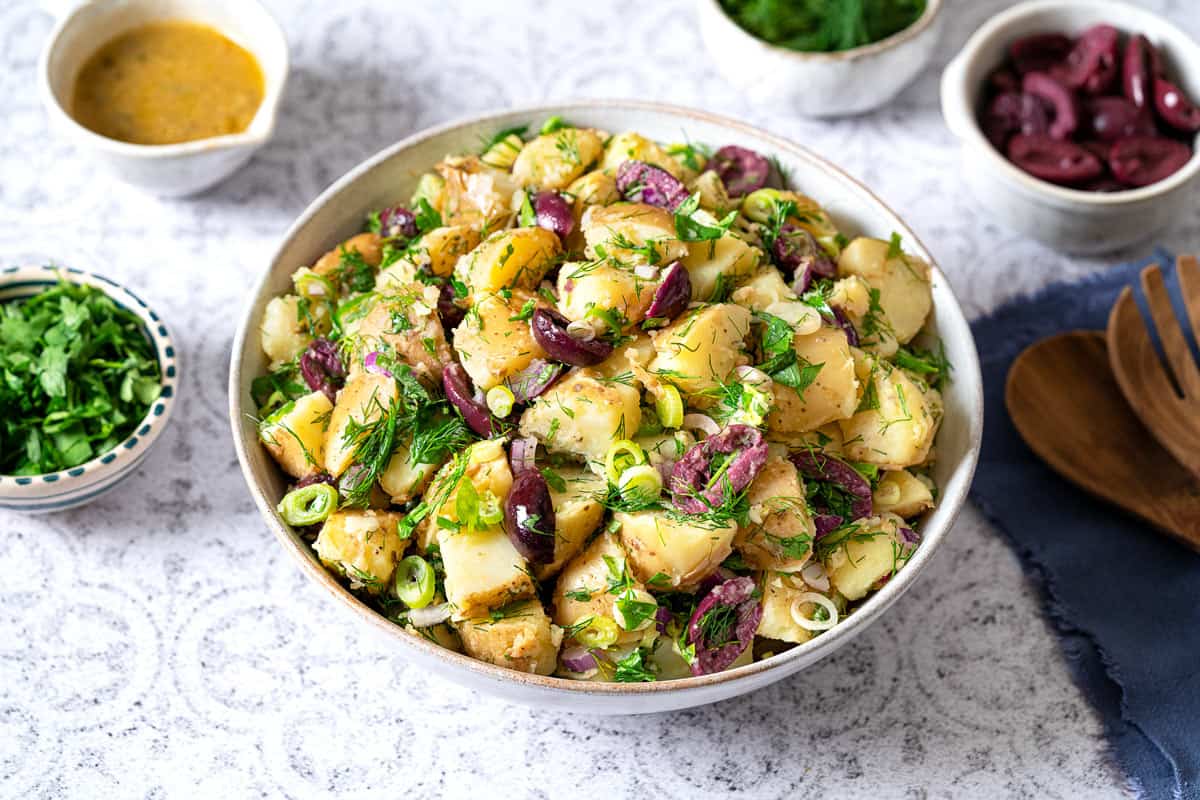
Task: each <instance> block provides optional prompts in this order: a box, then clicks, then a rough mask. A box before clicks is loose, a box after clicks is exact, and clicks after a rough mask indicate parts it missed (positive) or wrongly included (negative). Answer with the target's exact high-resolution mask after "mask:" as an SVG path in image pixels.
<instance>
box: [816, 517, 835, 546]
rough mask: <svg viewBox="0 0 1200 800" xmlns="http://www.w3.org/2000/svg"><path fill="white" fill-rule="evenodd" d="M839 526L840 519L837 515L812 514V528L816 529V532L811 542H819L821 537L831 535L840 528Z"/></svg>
mask: <svg viewBox="0 0 1200 800" xmlns="http://www.w3.org/2000/svg"><path fill="white" fill-rule="evenodd" d="M841 524H842V518H841V517H840V516H838V515H837V514H814V515H813V526H814V527H815V528H816V529H817V532H816V533H815V534H813V541H814V542H816V541H820V539H821V538H822V537H824V536H827V535H829V534H830V533H833V532H834V531H835V530H837V529H838V528H839V527H841Z"/></svg>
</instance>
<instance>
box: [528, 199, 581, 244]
mask: <svg viewBox="0 0 1200 800" xmlns="http://www.w3.org/2000/svg"><path fill="white" fill-rule="evenodd" d="M533 213H534V217H535V218H536V219H537V226H538V227H539V228H545V229H546V230H548V231H551V232H552V233H554V234H557V236H558V238H559V239H561V240H563V241H564V242H565V241H566V240H567V237H568V236H570V235H571V231H573V230H575V214H574V213H572V211H571V204H570V203H569V202H567V199H566V198H565V197H563V196H562V195H561V194H559V193H558V192H538V193H537V197H535V198H534V199H533Z"/></svg>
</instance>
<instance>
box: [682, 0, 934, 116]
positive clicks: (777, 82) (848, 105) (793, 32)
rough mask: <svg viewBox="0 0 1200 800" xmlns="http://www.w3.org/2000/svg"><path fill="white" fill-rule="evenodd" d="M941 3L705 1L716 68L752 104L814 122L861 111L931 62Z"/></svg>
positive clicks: (703, 15) (705, 30) (703, 17)
mask: <svg viewBox="0 0 1200 800" xmlns="http://www.w3.org/2000/svg"><path fill="white" fill-rule="evenodd" d="M943 5H944V0H698V6H699V9H700V30H701V34H702V35H703V37H704V42H705V44H706V45H707V47H708V50H709V52H710V54H711V55H712V57H713V60H714V61H715V62H716V65H717V68H718V69H719V70H720V71H721V73H722V74H723V75H724V76H725V78H726V79H727V80H729V81H730V83H732V84H734V85H735V86H737V87H738V88H739V89H741V90H742V91H744V92H745V93H746V95H747V96H748V97H749V98H750V99H751V100H753V101H755V102H761V103H769V104H771V107H773V108H785V109H786V110H787V111H790V112H792V113H797V114H803V115H805V116H813V117H837V116H846V115H850V114H861V113H864V112H866V111H870V110H872V109H875V108H878V107H879V106H881V105H883V104H884V103H887V102H888V101H889V100H891V99H892V98H893V97H895V96H896V95H897V94H898V93H899V92H900V91H901V90H902V89H903V88H904V87H905V86H907V85H908V84H909V83H911V82H912V81H913V79H915V78H916V77H917V75H918V74H919V73H920V72H921V70H922V69H924V68H925V65H926V64H928V63H929V59H930V57H931V56H932V55H933V51H934V50H935V48H936V47H937V41H938V38H939V36H940V35H941V30H942V26H943V23H944V17H945V14H943V13H942V11H943Z"/></svg>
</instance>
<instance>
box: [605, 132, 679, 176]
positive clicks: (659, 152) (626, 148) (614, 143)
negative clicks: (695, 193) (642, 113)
mask: <svg viewBox="0 0 1200 800" xmlns="http://www.w3.org/2000/svg"><path fill="white" fill-rule="evenodd" d="M626 161H645V162H646V163H647V164H653V165H654V166H656V167H659V168H660V169H664V170H666V171H667V172H669V173H671V174H672V175H674V176H675V177H676V178H679V179H680V180H684V179H685V177H686V176H685V173H684V169H683V166H682V165H681V164H680V163H679V162H678V161H676V160H675V159H674V158H672V157H671V154H670V153H668V152H667V151H666V150H665V149H664V148H663V147H661V146H660V145H659V144H658V143H657V142H654V141H652V140H650V139H647V138H646V137H645V136H642V135H641V134H640V133H633V132H632V131H627V132H625V133H618V134H616V135H615V136H613V137H612V138H611V139H609V140H608V144H607V146H605V148H604V161H603V162H601V164H600V166H601V168H602V169H604V170H605V171H606V172H613V173H616V171H617V168H618V167H620V166H621V164H623V163H625V162H626Z"/></svg>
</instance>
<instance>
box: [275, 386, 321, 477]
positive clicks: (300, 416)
mask: <svg viewBox="0 0 1200 800" xmlns="http://www.w3.org/2000/svg"><path fill="white" fill-rule="evenodd" d="M332 412H333V403H331V402H329V398H328V397H326V396H325V393H324V392H313V393H312V394H306V395H304V396H303V397H297V398H296V399H295V400H293V401H292V402H290V403H288V404H286V405H284V406H283V407H282V408H280V409H279V410H278V411H276V412H275V413H274V414H272V415H271V416H270V417H268V418H267V419H265V420H263V423H262V425H261V426H260V427H259V433H258V437H259V439H260V440H262V443H263V445H264V446H265V447H266V448H267V452H268V453H270V454H271V455H272V456H273V457H274V458H275V460H276V461H277V462H278V463H279V466H280V468H281V469H282V470H283V471H284V472H286V473H287V474H288V475H291V476H292V477H293V478H303V477H304V476H305V475H310V474H312V473H314V472H317V471H318V470H320V469H321V468H322V467H323V464H324V461H325V431H326V429H327V428H328V427H329V419H330V416H331V414H332Z"/></svg>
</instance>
